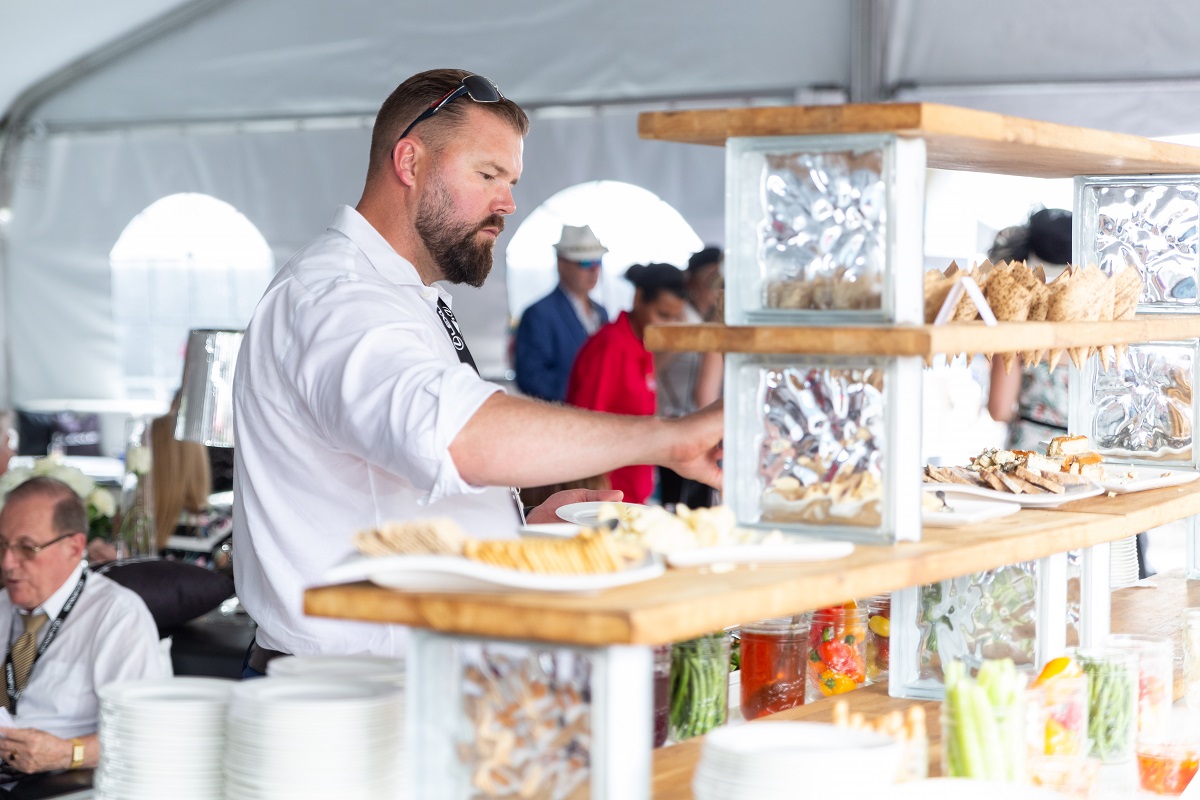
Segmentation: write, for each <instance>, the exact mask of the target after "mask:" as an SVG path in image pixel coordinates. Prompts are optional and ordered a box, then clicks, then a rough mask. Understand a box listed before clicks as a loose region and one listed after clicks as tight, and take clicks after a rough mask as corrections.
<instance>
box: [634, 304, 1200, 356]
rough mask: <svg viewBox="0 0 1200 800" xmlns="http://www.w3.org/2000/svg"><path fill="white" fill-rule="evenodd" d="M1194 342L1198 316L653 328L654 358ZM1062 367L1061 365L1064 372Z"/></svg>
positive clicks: (649, 343)
mask: <svg viewBox="0 0 1200 800" xmlns="http://www.w3.org/2000/svg"><path fill="white" fill-rule="evenodd" d="M1195 337H1200V315H1194V314H1191V315H1181V314H1179V315H1161V316H1158V315H1156V316H1143V317H1139V318H1137V319H1131V320H1116V321H1110V322H1000V323H997V324H996V325H994V326H989V325H985V324H984V323H982V322H968V323H954V324H949V325H893V326H862V327H844V326H838V327H832V326H822V327H816V326H798V325H716V324H703V325H651V326H648V327H647V328H646V348H647V349H648V350H651V351H652V352H722V353H772V354H779V355H790V354H804V355H846V356H859V355H862V356H869V355H879V356H920V357H922V358H926V359H929V358H932V357H933V356H936V355H940V354H950V355H954V354H957V353H1017V352H1029V351H1036V350H1058V349H1067V348H1071V347H1089V346H1096V347H1098V346H1103V345H1116V344H1134V343H1137V342H1149V341H1169V340H1179V339H1190V338H1195ZM1066 368H1067V366H1066V365H1064V366H1063V369H1066Z"/></svg>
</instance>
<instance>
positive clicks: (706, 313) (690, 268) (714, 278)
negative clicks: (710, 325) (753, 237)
mask: <svg viewBox="0 0 1200 800" xmlns="http://www.w3.org/2000/svg"><path fill="white" fill-rule="evenodd" d="M722 261H723V255H722V253H721V250H720V248H717V247H706V248H704V249H703V250H701V251H699V252H698V253H693V254H692V257H691V258H689V259H688V265H687V271H686V272H685V274H684V290H685V302H684V307H683V322H685V323H688V324H693V325H694V324H698V323H701V322H711V321H714V316H715V314H716V311H717V299H718V296H719V283H720V280H721V263H722ZM654 360H655V367H656V372H657V379H658V414H659V416H661V417H668V418H669V417H682V416H683V415H684V414H690V413H691V412H693V411H695V410H696V409H698V408H703V407H704V406H706V405H708V404H709V403H712V402H714V401H716V400H718V399H720V397H721V384H722V381H721V367H722V363H723V359H722V357H721V354H720V353H669V352H668V353H656V354H655V356H654ZM658 481H659V494H660V499H661V500H662V504H663V505H664V506H666V507H667V508H671V507H672V506H674V505H675V504H677V503H683V504H684V505H686V506H687V507H689V508H707V507H708V506H711V505H712V502H713V490H712V488H711V487H708V486H705V485H704V484H702V483H698V482H696V481H693V480H689V479H687V478H682V477H680V476H679V475H678V474H677V473H675V472H674V471H672V470H670V469H667V468H665V467H659V468H658Z"/></svg>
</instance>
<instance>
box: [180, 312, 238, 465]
mask: <svg viewBox="0 0 1200 800" xmlns="http://www.w3.org/2000/svg"><path fill="white" fill-rule="evenodd" d="M241 346H242V331H218V330H194V331H192V332H191V333H190V334H188V343H187V353H186V355H185V356H184V361H183V387H182V391H181V393H180V395H181V396H180V401H179V415H178V417H177V418H176V420H175V438H176V439H180V440H182V441H189V442H200V443H201V444H204V445H208V446H209V447H233V370H234V367H236V366H237V355H238V349H239V348H240V347H241Z"/></svg>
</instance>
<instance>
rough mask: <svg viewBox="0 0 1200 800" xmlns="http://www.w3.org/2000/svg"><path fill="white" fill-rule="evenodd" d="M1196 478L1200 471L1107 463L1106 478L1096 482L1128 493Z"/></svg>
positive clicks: (1173, 484)
mask: <svg viewBox="0 0 1200 800" xmlns="http://www.w3.org/2000/svg"><path fill="white" fill-rule="evenodd" d="M1196 478H1200V472H1194V471H1192V470H1183V469H1181V470H1171V469H1162V468H1161V467H1131V466H1126V465H1123V464H1106V465H1105V466H1104V479H1103V480H1099V481H1096V483H1097V484H1098V485H1099V486H1100V487H1101V488H1103V489H1104V491H1106V492H1115V493H1117V494H1127V493H1129V492H1144V491H1146V490H1147V489H1161V488H1163V487H1164V486H1178V485H1180V484H1181V483H1191V482H1192V481H1194V480H1196Z"/></svg>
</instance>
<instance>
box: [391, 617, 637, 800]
mask: <svg viewBox="0 0 1200 800" xmlns="http://www.w3.org/2000/svg"><path fill="white" fill-rule="evenodd" d="M412 645H413V646H410V653H409V658H410V662H411V661H412V660H414V659H415V660H418V661H419V663H418V664H416V665H415V666H416V669H415V675H416V676H417V679H418V680H419V682H420V685H419V686H418V685H413V684H411V680H412V676H413V674H414V669H413V666H414V665H412V664H411V663H410V667H409V671H410V686H409V689H410V691H409V703H408V707H409V717H410V724H409V730H408V739H407V741H408V742H409V743H410V748H411V750H412V753H411V756H410V763H411V764H413V765H414V768H413V769H412V771H411V772H412V788H413V792H414V793H413V795H412V796H414V797H462V798H472V799H474V798H497V797H513V798H516V797H520V796H528V797H545V798H555V799H556V800H557V799H561V798H568V797H572V796H575V793H576V792H579V791H581V787H587V786H588V784H589V779H590V770H591V757H592V749H593V742H592V727H593V725H592V723H593V708H592V685H591V680H592V667H593V664H592V658H591V654H590V653H589V652H587V651H583V650H577V649H572V648H563V647H550V646H540V645H526V644H514V643H507V642H503V643H502V642H481V641H473V640H468V639H459V638H455V637H447V636H440V635H432V634H428V633H425V632H418V631H414V637H413V643H412ZM647 735H648V733H647ZM522 791H524V792H526V793H527V794H525V795H521V794H520V792H522ZM582 791H584V792H586V791H587V789H586V788H583V789H582Z"/></svg>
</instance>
